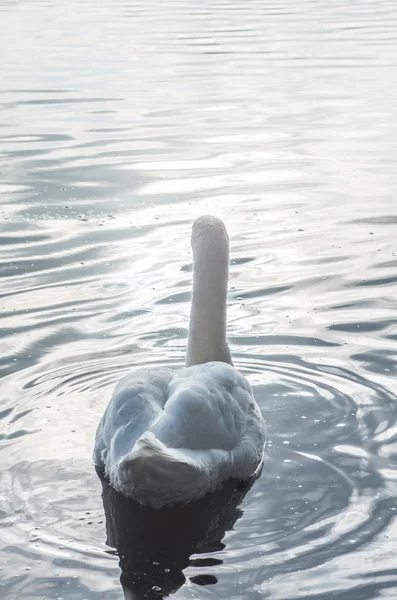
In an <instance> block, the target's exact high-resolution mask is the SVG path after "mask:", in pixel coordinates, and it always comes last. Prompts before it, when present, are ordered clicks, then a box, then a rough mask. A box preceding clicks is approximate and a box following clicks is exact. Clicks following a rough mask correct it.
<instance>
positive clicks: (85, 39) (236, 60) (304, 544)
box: [0, 0, 397, 600]
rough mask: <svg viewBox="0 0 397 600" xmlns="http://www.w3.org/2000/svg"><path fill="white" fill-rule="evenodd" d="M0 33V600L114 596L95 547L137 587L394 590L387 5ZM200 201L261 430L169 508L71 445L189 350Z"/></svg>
mask: <svg viewBox="0 0 397 600" xmlns="http://www.w3.org/2000/svg"><path fill="white" fill-rule="evenodd" d="M0 39H1V42H0V44H1V48H2V52H1V57H0V64H1V67H2V69H1V81H2V83H1V97H0V102H1V113H0V200H1V203H0V224H1V237H0V273H1V275H2V279H1V286H0V310H1V315H2V330H1V341H2V344H1V349H2V351H1V356H0V375H1V377H2V380H1V384H2V385H1V391H2V393H1V398H0V419H1V428H0V448H1V451H2V470H1V474H0V481H1V492H0V516H1V536H0V551H1V552H0V555H1V556H0V587H1V589H2V591H1V594H0V595H1V597H2V598H4V599H5V600H17V599H18V600H20V599H21V598H26V599H27V598H29V599H31V600H42V599H46V600H47V599H48V600H53V599H55V598H57V599H59V600H60V599H61V598H63V599H64V600H71V599H73V600H84V599H86V600H94V599H95V600H100V599H103V600H105V599H106V600H113V599H114V600H116V599H117V598H121V597H122V588H121V586H120V581H119V578H120V569H119V565H118V561H119V557H118V556H117V555H116V554H115V552H114V551H113V550H112V549H111V547H113V548H114V547H117V548H118V550H119V554H120V556H121V557H122V560H121V567H122V571H123V576H122V580H121V581H122V583H123V585H124V584H125V585H127V587H128V586H130V587H134V585H135V587H136V589H138V588H139V590H140V591H139V592H137V596H136V597H137V598H139V597H142V598H143V597H147V598H149V597H157V598H158V597H161V596H162V595H164V594H165V593H173V592H175V597H176V598H180V599H190V598H214V599H218V598H230V599H237V598H244V599H254V598H269V599H272V600H286V599H287V598H288V599H290V600H292V599H296V600H297V599H302V600H303V599H305V600H308V599H312V600H334V598H336V597H338V598H340V599H341V600H366V599H368V600H370V599H371V600H372V599H373V598H377V597H382V598H395V596H396V594H397V569H396V566H395V558H394V557H395V554H396V552H397V531H396V519H395V513H396V510H397V428H396V415H397V410H396V400H397V398H396V383H395V380H396V374H397V358H396V353H397V350H396V341H397V328H396V323H397V317H396V315H397V312H396V308H397V302H396V298H397V271H396V267H397V256H396V253H397V245H396V227H397V204H396V189H397V169H396V167H397V159H396V156H397V127H396V123H397V105H396V102H395V98H396V89H397V48H396V39H397V6H396V4H395V1H394V0H380V1H375V0H365V1H362V2H358V1H357V0H348V1H344V2H342V1H341V0H336V1H335V2H327V1H326V0H318V1H314V2H313V1H310V0H304V1H303V2H300V3H297V2H292V1H290V0H287V1H285V2H281V1H280V0H278V1H274V2H268V1H267V0H252V1H251V2H249V3H247V2H242V1H241V0H224V1H220V0H219V1H216V2H212V3H210V2H201V3H199V4H198V3H197V2H192V1H189V0H187V1H182V0H167V1H165V2H158V1H157V2H156V1H154V0H148V1H147V2H142V0H136V1H134V2H133V1H129V0H126V1H123V2H121V1H118V0H116V1H114V2H110V1H109V0H98V1H96V2H90V1H88V0H86V1H84V2H83V1H81V2H76V1H75V0H70V1H69V2H68V3H61V2H58V3H55V2H53V1H49V0H31V1H30V2H19V1H17V0H6V1H3V2H2V4H1V7H0ZM203 213H212V214H216V215H217V216H219V217H221V218H223V219H224V220H225V223H226V225H227V227H228V231H229V234H230V238H231V272H230V293H229V303H230V304H229V309H228V318H229V329H228V331H229V338H230V344H231V349H232V352H233V356H234V362H235V365H236V366H237V367H238V368H239V369H241V370H242V372H244V373H245V374H246V375H247V376H248V377H249V378H250V381H251V383H252V385H253V388H254V392H255V396H256V398H257V400H258V403H259V404H260V407H261V410H262V412H263V414H264V416H265V418H266V421H267V435H268V447H267V453H266V462H265V465H264V469H263V473H262V476H261V477H260V479H259V480H258V481H257V482H256V483H255V485H254V486H253V487H252V488H251V489H249V490H248V489H243V490H225V491H224V492H222V494H224V495H222V494H221V496H220V498H218V497H217V498H212V499H210V500H208V502H207V501H205V502H203V503H202V504H200V505H199V506H198V507H195V508H194V509H192V508H191V507H190V508H189V507H188V508H185V510H184V511H182V512H178V511H176V512H175V511H170V512H169V513H167V514H166V518H165V519H163V518H162V516H161V515H159V514H152V513H151V512H150V511H146V509H145V510H144V509H140V508H139V507H138V508H137V507H136V506H135V507H134V505H133V503H131V502H127V501H126V500H125V499H122V498H121V499H120V498H119V497H117V496H115V494H114V492H113V490H111V489H109V487H108V486H106V483H105V482H102V483H103V503H102V499H101V493H102V486H101V482H100V480H99V479H98V477H97V475H96V474H95V471H94V469H93V465H92V461H91V453H92V446H93V439H94V434H95V429H96V425H97V422H98V420H99V418H100V416H101V414H102V412H103V409H104V407H105V406H106V404H107V402H108V400H109V397H110V394H111V391H112V387H113V385H114V383H115V382H116V381H117V380H119V379H120V377H121V376H122V375H124V374H125V372H126V371H127V370H128V369H129V368H135V367H140V366H143V365H149V366H153V367H156V366H157V365H158V366H165V365H166V366H175V367H179V366H182V365H183V361H184V352H185V346H186V337H187V322H188V321H187V319H188V314H189V298H190V288H191V252H190V246H189V242H190V227H191V223H192V221H193V219H194V218H195V217H197V216H198V215H200V214H203ZM225 507H226V508H225ZM104 509H105V512H106V515H104ZM106 519H107V531H105V520H106ZM106 540H107V542H108V545H106ZM137 540H140V541H139V544H138V542H137ZM190 555H192V558H191V559H189V557H190ZM164 557H166V558H164ZM167 560H168V561H169V563H170V564H169V565H168V563H167V565H165V563H164V561H167ZM182 571H183V573H182ZM134 578H135V579H134ZM139 594H140V595H139ZM144 594H146V595H144Z"/></svg>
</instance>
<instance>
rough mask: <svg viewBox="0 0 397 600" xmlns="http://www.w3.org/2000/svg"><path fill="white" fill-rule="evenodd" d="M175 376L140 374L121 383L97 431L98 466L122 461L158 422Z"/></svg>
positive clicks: (96, 457) (160, 372)
mask: <svg viewBox="0 0 397 600" xmlns="http://www.w3.org/2000/svg"><path fill="white" fill-rule="evenodd" d="M171 377H172V374H171V372H170V371H168V370H161V371H138V372H136V373H132V374H128V375H126V376H125V377H124V378H123V379H122V380H121V381H120V383H119V384H118V385H117V387H116V389H115V390H114V393H113V396H112V398H111V400H110V402H109V404H108V406H107V408H106V410H105V413H104V415H103V417H102V419H101V421H100V423H99V426H98V429H97V433H96V438H95V449H94V461H95V464H96V465H97V466H99V467H104V466H105V467H106V464H107V462H109V461H111V462H112V463H113V464H114V463H115V462H118V461H119V460H120V458H122V457H123V456H124V455H125V454H127V453H128V452H130V450H131V449H132V447H133V446H134V444H135V442H136V440H137V439H138V438H139V437H140V436H141V435H142V433H143V432H144V431H147V430H148V429H149V428H150V427H151V425H153V423H155V421H156V420H157V419H158V418H159V415H160V414H161V412H162V410H163V407H164V404H165V402H166V400H167V393H168V385H169V382H170V380H171Z"/></svg>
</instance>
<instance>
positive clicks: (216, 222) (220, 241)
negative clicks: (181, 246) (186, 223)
mask: <svg viewBox="0 0 397 600" xmlns="http://www.w3.org/2000/svg"><path fill="white" fill-rule="evenodd" d="M200 249H202V250H206V251H207V252H208V251H211V249H213V250H215V253H216V254H217V252H216V250H221V249H226V251H227V252H228V249H229V236H228V235H227V231H226V227H225V225H224V223H223V221H221V220H220V219H218V218H217V217H211V216H208V215H203V216H202V217H199V218H198V219H196V220H195V222H194V223H193V227H192V250H193V255H196V254H197V252H199V251H200Z"/></svg>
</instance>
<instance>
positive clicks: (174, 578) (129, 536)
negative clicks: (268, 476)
mask: <svg viewBox="0 0 397 600" xmlns="http://www.w3.org/2000/svg"><path fill="white" fill-rule="evenodd" d="M98 475H99V477H100V480H101V482H102V500H103V506H104V509H105V516H106V532H107V541H106V543H107V544H108V545H109V546H111V547H113V548H116V549H117V552H118V555H119V558H120V568H121V576H120V581H121V585H122V587H123V590H124V596H125V598H126V600H132V599H150V598H156V599H157V600H158V598H159V597H160V598H161V597H164V596H168V595H169V594H172V593H174V592H176V591H177V590H178V589H179V588H180V587H181V586H182V585H183V584H184V582H185V581H186V579H185V576H184V575H183V569H185V568H186V567H187V566H188V565H189V564H191V565H194V566H198V567H205V566H210V565H215V564H219V563H220V562H221V561H220V560H219V559H210V558H208V557H206V558H205V559H200V558H198V559H196V560H194V561H191V562H190V560H189V558H190V556H191V555H192V554H197V553H198V554H200V553H207V552H214V551H217V550H222V548H224V544H222V542H221V540H222V538H223V536H224V535H225V532H226V531H227V530H228V529H231V528H232V527H233V525H234V523H235V522H236V521H237V519H238V518H239V517H240V516H241V515H242V510H241V509H239V508H238V505H239V504H240V503H241V501H242V500H243V498H244V496H245V494H246V493H247V491H248V490H249V488H250V487H251V485H252V482H249V483H247V482H245V483H241V482H236V481H235V480H230V481H228V482H226V483H225V485H224V486H223V488H222V489H221V490H219V491H217V492H215V493H213V494H208V495H207V496H205V497H204V498H201V499H200V500H196V501H194V502H191V503H190V504H185V505H177V506H172V507H165V508H162V509H157V510H155V509H153V508H150V507H148V506H142V505H140V504H139V503H138V502H136V501H134V500H132V499H130V498H126V497H125V496H122V495H121V494H119V493H118V492H116V491H115V490H114V488H112V486H111V485H110V484H109V482H108V480H107V479H106V478H105V477H104V476H103V474H101V473H100V472H98ZM191 580H192V581H194V582H195V583H198V584H201V585H206V584H209V583H216V578H215V577H214V576H212V575H208V574H207V575H206V574H203V573H202V574H200V575H198V576H197V577H193V578H191Z"/></svg>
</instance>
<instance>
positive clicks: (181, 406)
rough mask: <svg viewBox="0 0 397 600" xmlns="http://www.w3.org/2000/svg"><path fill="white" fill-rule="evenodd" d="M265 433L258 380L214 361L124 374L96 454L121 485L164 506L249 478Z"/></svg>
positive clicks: (100, 430) (100, 429)
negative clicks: (254, 384) (255, 392)
mask: <svg viewBox="0 0 397 600" xmlns="http://www.w3.org/2000/svg"><path fill="white" fill-rule="evenodd" d="M143 381H147V382H149V385H148V386H145V389H144V388H143ZM149 391H150V394H148V392H149ZM263 440H264V430H263V423H262V419H261V416H260V413H259V411H258V407H257V405H256V403H255V401H254V399H253V396H252V392H251V388H250V384H249V383H248V381H247V380H246V378H245V377H243V375H241V373H239V372H238V371H237V370H236V369H235V368H234V367H232V366H231V365H228V364H226V363H221V362H211V363H206V364H204V365H197V366H193V367H188V368H186V369H182V370H181V371H177V372H176V373H175V374H172V372H171V371H163V372H161V373H157V374H154V373H152V372H151V371H147V372H138V373H136V374H134V375H128V376H127V377H126V378H125V379H124V380H123V381H121V382H120V384H119V385H118V386H117V388H116V390H115V393H114V395H113V398H112V400H111V402H110V404H109V407H108V409H107V411H106V412H105V414H104V416H103V418H102V420H101V422H100V424H99V427H98V431H97V437H96V444H95V462H96V464H97V465H98V466H100V467H102V468H104V470H105V472H106V474H107V476H108V477H109V478H110V480H111V481H112V483H113V485H114V487H115V488H116V489H117V490H118V491H120V492H121V493H123V494H125V495H127V496H132V497H135V498H137V499H138V500H139V501H140V502H142V503H145V504H146V503H149V504H152V505H153V506H157V507H159V506H163V505H164V504H168V503H172V502H186V501H189V500H193V499H196V498H199V497H201V496H203V495H204V494H205V493H207V492H209V491H213V490H215V489H216V488H218V487H219V485H220V484H221V483H222V481H224V480H225V479H228V478H229V477H234V478H236V479H248V478H249V477H250V476H251V475H253V473H254V471H255V469H256V468H257V466H258V464H259V463H260V461H261V459H262V452H263Z"/></svg>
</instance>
